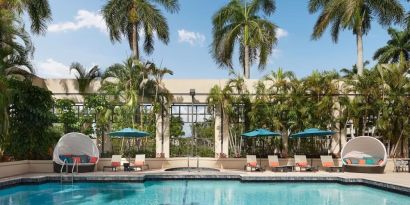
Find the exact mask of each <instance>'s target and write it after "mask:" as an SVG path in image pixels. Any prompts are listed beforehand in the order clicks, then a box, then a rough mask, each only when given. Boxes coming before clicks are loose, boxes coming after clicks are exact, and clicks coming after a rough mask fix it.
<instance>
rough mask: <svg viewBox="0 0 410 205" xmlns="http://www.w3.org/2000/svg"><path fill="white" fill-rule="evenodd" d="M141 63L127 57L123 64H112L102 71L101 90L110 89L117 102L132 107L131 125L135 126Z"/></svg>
mask: <svg viewBox="0 0 410 205" xmlns="http://www.w3.org/2000/svg"><path fill="white" fill-rule="evenodd" d="M142 67H143V64H142V63H141V62H140V61H138V60H135V59H133V58H128V59H127V60H126V61H125V62H124V63H123V64H114V65H112V66H110V67H109V68H108V69H107V70H106V71H105V73H104V75H103V77H102V79H103V85H102V89H103V90H110V91H111V94H114V97H115V99H116V100H117V101H118V102H125V103H126V105H127V106H129V107H131V109H132V126H133V127H135V114H136V107H137V102H138V93H139V85H140V84H141V81H142V79H143V77H142V75H141V69H142Z"/></svg>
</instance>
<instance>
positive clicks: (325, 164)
mask: <svg viewBox="0 0 410 205" xmlns="http://www.w3.org/2000/svg"><path fill="white" fill-rule="evenodd" d="M323 166H324V167H333V166H334V164H333V162H324V163H323Z"/></svg>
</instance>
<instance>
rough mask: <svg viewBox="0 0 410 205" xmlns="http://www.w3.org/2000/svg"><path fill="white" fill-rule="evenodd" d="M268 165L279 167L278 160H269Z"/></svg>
mask: <svg viewBox="0 0 410 205" xmlns="http://www.w3.org/2000/svg"><path fill="white" fill-rule="evenodd" d="M270 166H271V167H279V162H271V163H270Z"/></svg>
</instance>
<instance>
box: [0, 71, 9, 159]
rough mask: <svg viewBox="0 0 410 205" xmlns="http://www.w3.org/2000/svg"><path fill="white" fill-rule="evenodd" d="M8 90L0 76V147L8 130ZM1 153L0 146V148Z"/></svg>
mask: <svg viewBox="0 0 410 205" xmlns="http://www.w3.org/2000/svg"><path fill="white" fill-rule="evenodd" d="M9 100H10V99H9V88H8V85H7V82H6V79H4V78H3V77H2V76H0V145H2V144H3V143H2V142H3V141H4V139H5V138H6V136H7V133H8V128H9V111H8V107H9ZM0 152H1V146H0Z"/></svg>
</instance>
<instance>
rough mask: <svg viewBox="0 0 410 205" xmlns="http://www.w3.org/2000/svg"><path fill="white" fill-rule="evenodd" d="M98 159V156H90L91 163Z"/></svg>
mask: <svg viewBox="0 0 410 205" xmlns="http://www.w3.org/2000/svg"><path fill="white" fill-rule="evenodd" d="M97 160H98V157H90V163H96V162H97Z"/></svg>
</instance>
